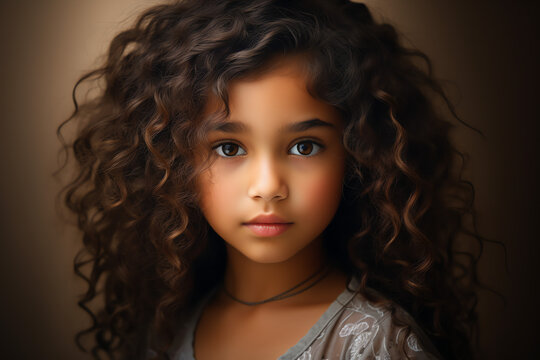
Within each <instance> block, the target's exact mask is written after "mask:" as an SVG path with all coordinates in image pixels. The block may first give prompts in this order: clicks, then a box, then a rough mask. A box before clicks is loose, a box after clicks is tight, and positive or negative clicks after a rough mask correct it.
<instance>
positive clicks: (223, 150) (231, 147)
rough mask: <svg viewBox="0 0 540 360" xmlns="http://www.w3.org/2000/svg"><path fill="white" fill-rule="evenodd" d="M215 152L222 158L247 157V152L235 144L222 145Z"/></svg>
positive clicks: (216, 147) (217, 146) (215, 148)
mask: <svg viewBox="0 0 540 360" xmlns="http://www.w3.org/2000/svg"><path fill="white" fill-rule="evenodd" d="M214 150H215V151H216V152H217V154H218V155H219V156H221V157H235V156H240V155H245V154H246V150H244V149H242V147H241V146H240V145H238V144H235V143H221V144H219V145H216V146H215V147H214Z"/></svg>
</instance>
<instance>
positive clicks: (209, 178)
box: [199, 169, 238, 221]
mask: <svg viewBox="0 0 540 360" xmlns="http://www.w3.org/2000/svg"><path fill="white" fill-rule="evenodd" d="M212 172H214V173H215V169H214V171H210V170H209V171H207V172H206V173H204V174H201V178H200V179H199V191H200V194H201V208H202V210H203V213H204V215H205V216H206V218H207V219H208V220H209V221H212V219H211V218H216V217H217V218H221V217H223V216H224V214H227V213H228V212H229V211H230V209H231V206H232V205H233V204H235V203H236V202H237V200H238V199H236V197H237V194H236V192H237V188H238V184H237V181H236V179H235V178H234V177H233V176H213V175H212ZM235 184H236V186H235Z"/></svg>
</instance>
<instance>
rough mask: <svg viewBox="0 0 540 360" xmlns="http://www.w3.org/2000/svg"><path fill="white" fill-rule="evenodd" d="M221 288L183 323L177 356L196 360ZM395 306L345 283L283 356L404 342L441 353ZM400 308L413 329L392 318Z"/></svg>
mask: <svg viewBox="0 0 540 360" xmlns="http://www.w3.org/2000/svg"><path fill="white" fill-rule="evenodd" d="M349 287H350V288H351V289H353V290H356V289H357V288H358V281H357V280H356V279H354V278H353V279H352V280H351V282H350V283H349ZM216 290H217V289H214V290H213V291H211V292H210V293H209V294H208V295H207V296H206V297H205V298H204V300H203V301H201V302H200V304H198V306H197V307H196V309H194V311H192V312H191V315H190V316H189V317H188V318H187V320H186V322H185V323H184V324H182V325H181V326H180V327H179V329H178V334H177V335H176V337H175V340H174V342H173V345H172V347H171V350H170V352H169V354H170V356H171V359H172V360H195V357H194V352H193V335H194V332H195V327H196V325H197V322H198V320H199V318H200V316H201V313H202V310H203V309H204V307H205V305H206V303H207V302H208V301H209V300H210V299H211V298H212V295H213V294H214V292H215V291H216ZM394 308H395V309H396V310H395V314H392V313H391V310H390V308H383V307H381V306H374V305H373V304H371V303H369V302H368V300H367V299H365V298H364V297H363V296H362V295H361V294H360V293H355V292H350V291H349V290H347V289H345V290H344V291H343V292H342V293H341V294H340V295H339V296H338V297H337V299H336V300H334V302H333V303H332V304H331V305H330V306H329V307H328V309H327V310H326V311H325V312H324V314H323V315H322V316H321V317H320V318H319V320H318V321H317V323H316V324H315V325H314V326H313V327H312V328H311V329H310V330H309V331H308V333H307V334H306V335H304V337H303V338H302V339H300V341H298V343H297V344H296V345H294V346H293V347H291V348H290V349H289V350H287V352H286V353H285V354H283V355H281V356H280V357H279V358H278V360H293V359H296V360H308V359H309V360H323V359H340V360H341V359H343V360H345V359H347V360H363V359H376V360H379V359H380V360H383V359H384V360H386V359H401V358H403V353H402V350H401V349H402V346H403V345H404V347H403V348H404V349H405V351H406V353H407V355H408V356H409V358H411V359H439V358H440V356H439V355H438V353H437V351H436V350H435V348H434V347H433V345H432V344H431V343H430V341H429V340H428V338H427V336H426V335H425V334H424V333H423V332H422V330H421V329H420V328H419V327H418V325H417V324H416V323H415V321H414V320H413V319H412V317H411V316H410V315H409V314H408V313H406V312H405V310H403V309H402V308H401V307H399V306H396V305H394ZM188 313H189V312H188ZM396 314H399V319H400V320H402V321H405V322H406V325H408V326H409V327H410V330H411V331H410V333H409V334H407V331H406V325H405V326H396V325H394V324H393V322H392V318H393V317H395V316H396Z"/></svg>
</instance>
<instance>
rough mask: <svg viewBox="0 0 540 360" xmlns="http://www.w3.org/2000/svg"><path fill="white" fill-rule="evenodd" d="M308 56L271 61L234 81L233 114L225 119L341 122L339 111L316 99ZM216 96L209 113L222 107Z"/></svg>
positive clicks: (230, 91)
mask: <svg viewBox="0 0 540 360" xmlns="http://www.w3.org/2000/svg"><path fill="white" fill-rule="evenodd" d="M307 79H308V77H307V71H306V66H305V59H302V58H300V57H288V58H284V59H280V60H278V61H275V62H273V63H271V64H270V65H269V66H268V67H266V68H265V69H264V70H262V71H261V72H255V73H253V74H250V76H248V77H244V78H241V79H236V80H234V81H232V82H231V83H230V84H229V86H228V88H227V90H228V99H229V100H228V105H229V109H230V116H229V117H228V118H227V119H225V120H224V121H233V122H240V123H245V124H246V125H247V127H249V125H250V124H253V125H256V124H268V125H276V126H284V125H286V123H288V122H293V121H294V122H295V121H305V120H307V119H321V120H323V121H326V122H330V123H333V124H334V125H336V126H337V125H340V116H339V113H338V111H337V110H336V109H335V108H334V107H332V106H331V105H329V104H327V103H325V102H323V101H321V100H318V99H315V98H314V97H313V96H312V95H311V94H310V93H309V92H308V88H307ZM219 104H220V102H219V101H218V100H217V98H216V97H214V98H212V99H211V100H210V102H209V104H208V106H207V113H213V112H217V111H219V110H220V107H219Z"/></svg>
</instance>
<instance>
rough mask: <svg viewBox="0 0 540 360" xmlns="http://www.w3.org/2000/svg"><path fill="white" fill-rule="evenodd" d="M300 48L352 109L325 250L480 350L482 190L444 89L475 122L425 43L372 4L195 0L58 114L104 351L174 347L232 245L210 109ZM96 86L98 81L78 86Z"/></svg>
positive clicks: (82, 264)
mask: <svg viewBox="0 0 540 360" xmlns="http://www.w3.org/2000/svg"><path fill="white" fill-rule="evenodd" d="M296 54H302V56H304V59H305V61H306V64H307V65H308V67H309V84H308V85H309V86H308V90H309V91H310V93H311V94H312V95H313V96H314V97H316V98H318V99H321V100H323V101H325V102H326V103H328V104H331V105H333V106H334V107H336V108H337V109H338V110H339V111H340V112H341V114H342V117H343V119H344V121H345V124H346V127H345V130H344V133H343V144H344V146H345V149H346V151H347V153H348V163H347V174H346V180H345V183H344V187H343V189H344V190H343V199H342V202H341V204H340V207H339V209H338V211H337V214H336V216H335V218H334V220H333V221H332V223H331V224H330V226H329V227H328V228H327V230H326V231H325V235H326V236H325V238H326V239H328V238H331V239H332V240H333V241H332V242H326V243H325V246H326V250H327V251H328V254H330V255H331V257H332V258H333V259H335V260H336V262H337V263H338V264H340V266H342V268H343V270H345V271H346V272H347V274H349V275H350V276H356V277H358V279H360V284H361V288H360V291H361V292H362V293H365V294H366V296H368V295H369V294H368V291H367V289H368V288H374V289H376V290H377V291H378V292H379V293H381V294H382V295H384V297H385V299H387V300H388V301H393V302H395V303H398V304H399V305H401V306H402V307H404V308H405V309H406V310H407V311H408V312H409V313H411V314H412V316H413V317H414V318H415V319H416V321H417V322H418V323H419V324H420V325H421V327H422V328H423V329H424V330H425V331H426V333H427V334H428V335H429V336H430V338H431V340H432V341H433V342H434V344H435V345H436V347H437V349H438V350H439V352H440V353H441V354H442V355H443V356H444V357H447V358H460V359H465V358H470V357H472V356H473V352H474V351H473V347H472V346H471V340H470V337H471V336H472V334H473V333H475V331H474V329H475V324H476V311H475V306H476V294H475V292H474V286H475V284H476V283H477V279H476V259H475V256H473V255H472V254H471V252H467V249H468V244H469V243H474V244H478V245H480V247H481V245H482V238H481V237H480V236H479V235H478V233H477V231H476V230H475V228H474V226H469V225H468V224H473V223H474V218H475V215H474V210H473V198H474V190H473V187H472V185H471V184H470V183H468V182H467V181H465V180H463V179H462V178H461V173H460V169H461V167H462V166H461V165H462V163H463V162H462V161H461V160H462V155H461V153H459V152H458V151H457V150H456V149H455V148H454V146H453V145H452V143H451V142H450V130H451V128H452V127H453V126H452V125H451V122H450V121H449V120H452V117H450V119H446V118H445V117H444V116H443V115H441V112H440V111H439V110H437V109H436V108H435V106H434V105H433V104H434V103H435V101H436V99H437V98H438V99H442V100H443V102H444V103H446V104H447V105H448V107H449V109H450V111H451V113H452V114H453V120H457V121H458V122H460V120H459V118H457V116H455V113H454V112H453V110H452V106H451V104H450V103H449V102H448V100H447V98H446V96H445V94H444V92H443V90H442V89H441V87H440V85H439V84H438V82H436V81H435V80H434V77H433V75H432V73H431V65H430V62H429V60H428V59H427V58H426V56H425V55H423V54H422V53H421V52H418V51H416V50H412V49H407V48H405V47H404V46H402V45H401V44H400V41H399V38H398V35H397V33H396V31H395V29H394V28H393V27H392V26H390V25H388V24H379V23H377V22H375V21H374V20H373V19H372V17H371V15H370V13H369V11H368V9H367V8H366V7H365V6H364V5H362V4H357V3H351V2H348V1H338V0H332V1H330V0H327V1H324V0H317V1H315V0H296V1H290V0H286V1H285V0H253V1H243V0H242V1H240V0H184V1H179V2H175V3H171V4H165V5H160V6H155V7H153V8H150V9H149V10H147V11H146V12H144V13H143V14H142V15H141V16H140V17H139V18H138V20H137V22H136V23H135V25H134V26H133V27H131V28H130V29H128V30H125V31H123V32H121V33H120V34H118V35H117V36H116V37H115V38H114V40H113V41H112V43H111V45H110V48H109V51H108V56H107V58H106V60H105V62H104V64H103V66H101V67H100V68H98V69H96V70H94V71H92V72H90V73H88V74H86V75H84V76H83V77H82V78H81V79H80V80H79V81H78V83H77V84H76V86H75V88H74V91H73V94H74V96H73V97H74V103H75V111H74V113H73V115H72V116H71V117H70V118H69V119H68V120H66V122H64V123H63V124H62V125H61V126H60V127H59V129H58V131H59V134H60V135H61V131H62V129H63V127H64V126H65V125H66V124H70V123H77V126H78V130H77V133H76V136H75V138H74V140H73V142H70V143H64V144H65V149H66V150H67V151H68V152H72V153H73V155H74V159H75V165H76V169H77V170H76V176H75V177H74V178H73V179H72V180H71V182H70V183H69V184H68V185H67V186H66V188H65V189H64V192H63V199H64V201H65V204H67V207H68V208H69V209H70V210H71V211H72V212H73V213H74V214H75V215H76V216H77V219H78V226H79V228H80V229H81V230H82V233H83V244H84V247H83V250H81V252H80V253H79V254H78V256H77V258H76V259H75V272H76V273H77V275H79V276H80V277H81V278H83V279H85V280H86V282H87V284H88V289H87V291H86V293H85V294H84V295H83V297H82V299H81V300H80V301H79V305H80V306H81V307H82V308H83V309H84V310H86V311H87V312H88V314H89V315H90V316H91V319H92V324H91V326H90V327H89V328H88V329H86V330H83V331H81V332H80V333H79V334H78V336H77V343H78V344H79V346H81V348H82V347H83V343H84V339H85V338H86V339H88V338H90V339H91V342H92V345H91V352H92V354H93V356H94V357H95V358H102V357H103V356H108V357H110V358H117V357H121V358H129V359H136V358H141V357H143V356H144V354H145V353H146V351H147V350H148V349H154V350H155V351H156V352H157V353H158V356H159V357H164V358H165V357H166V349H167V346H168V345H169V344H170V342H171V341H172V338H173V336H174V327H175V324H177V323H178V321H179V319H178V314H179V313H180V311H181V310H182V309H185V308H186V307H188V306H191V305H192V304H194V303H196V302H197V301H198V300H199V299H200V298H201V296H203V295H204V294H205V292H206V291H207V290H208V289H210V288H212V287H213V286H215V285H216V284H217V283H218V282H219V281H220V280H221V277H222V274H223V270H224V264H225V251H224V245H223V242H222V241H221V239H219V238H218V237H217V236H216V234H215V233H214V232H213V231H212V229H211V228H210V227H209V225H208V223H207V222H206V220H205V219H204V217H203V215H202V213H201V211H200V209H199V207H198V196H197V191H196V180H197V177H198V175H199V174H200V172H201V168H200V166H198V165H197V163H196V162H195V159H194V158H193V153H194V149H195V148H197V147H198V146H199V145H200V144H201V143H202V142H204V141H205V134H206V131H207V126H208V122H207V121H205V120H204V119H203V118H202V116H201V114H202V113H203V109H204V108H205V105H206V103H207V100H208V99H209V96H210V95H211V94H213V96H217V97H218V98H219V99H221V100H222V101H223V104H224V105H225V109H227V106H226V105H227V100H228V97H227V85H228V84H229V83H230V81H232V80H234V79H238V78H240V77H243V76H248V75H250V74H253V73H257V71H261V69H263V67H265V66H266V65H268V63H269V62H271V61H272V59H275V58H276V57H279V56H288V55H296ZM88 83H91V84H97V87H96V88H97V89H98V94H97V95H96V96H94V97H92V98H87V99H85V100H82V101H80V100H77V98H78V95H77V94H78V92H77V89H79V88H80V86H81V84H88ZM225 111H227V110H225ZM471 219H472V220H473V221H472V222H471V221H470V220H471ZM461 240H464V241H461ZM461 243H464V244H465V247H464V246H463V245H462V244H461ZM460 244H461V245H460ZM374 300H376V299H374ZM378 301H385V300H384V299H378Z"/></svg>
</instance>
